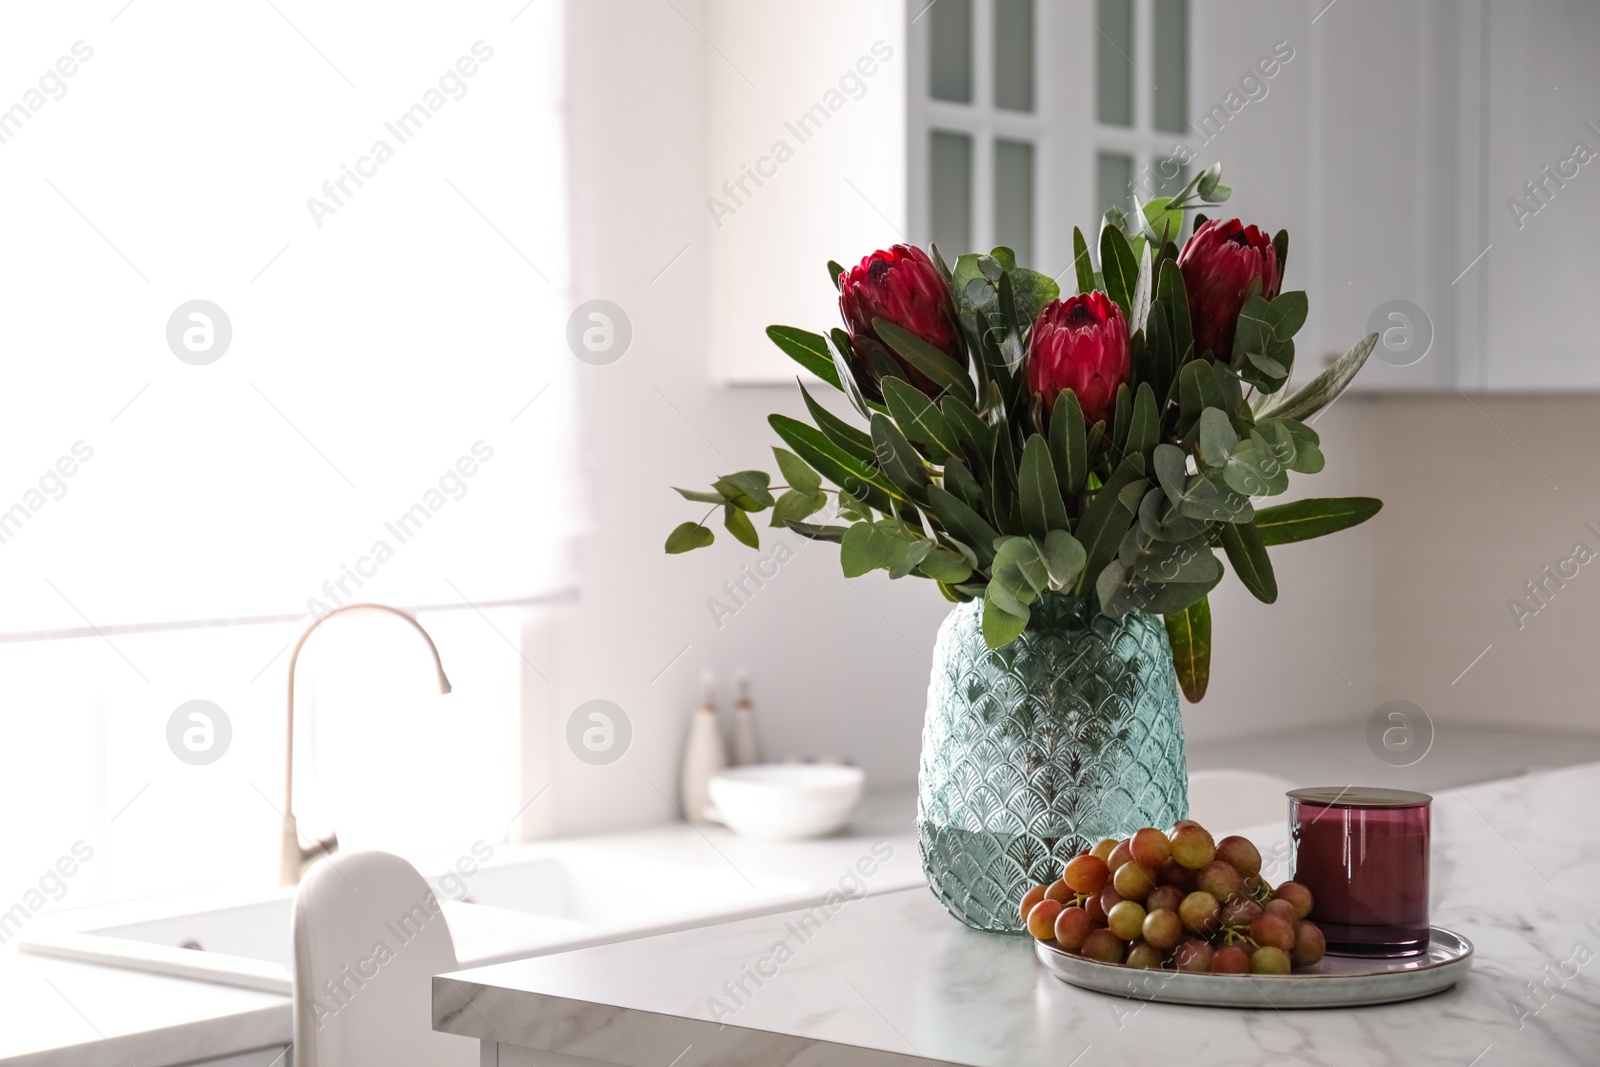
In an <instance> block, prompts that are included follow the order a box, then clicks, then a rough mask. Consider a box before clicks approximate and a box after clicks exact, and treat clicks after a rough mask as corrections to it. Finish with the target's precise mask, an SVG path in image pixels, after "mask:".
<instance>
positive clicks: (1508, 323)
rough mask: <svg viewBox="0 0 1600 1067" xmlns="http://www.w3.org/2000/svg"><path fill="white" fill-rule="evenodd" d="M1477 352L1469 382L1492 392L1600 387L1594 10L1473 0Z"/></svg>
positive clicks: (1599, 129)
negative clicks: (1477, 66) (1477, 30)
mask: <svg viewBox="0 0 1600 1067" xmlns="http://www.w3.org/2000/svg"><path fill="white" fill-rule="evenodd" d="M1478 2H1479V3H1480V4H1482V6H1483V10H1484V15H1485V18H1486V19H1487V20H1492V24H1491V25H1489V26H1486V27H1484V28H1483V31H1482V33H1483V41H1482V45H1481V53H1482V55H1483V62H1484V81H1483V84H1482V86H1481V87H1480V100H1481V114H1482V123H1483V127H1482V137H1483V143H1484V152H1483V164H1482V166H1483V174H1484V190H1483V191H1484V197H1483V200H1484V213H1485V218H1486V220H1487V226H1486V234H1485V240H1484V245H1485V246H1489V247H1490V251H1489V252H1488V254H1487V255H1485V256H1484V258H1483V262H1482V263H1480V264H1479V267H1480V268H1482V269H1483V270H1482V274H1481V275H1480V276H1479V278H1478V279H1477V282H1478V287H1477V289H1476V294H1477V299H1478V300H1479V301H1480V302H1481V308H1482V311H1483V321H1482V329H1483V336H1484V342H1485V343H1484V348H1483V351H1482V352H1481V353H1480V354H1479V359H1478V361H1477V362H1476V364H1475V365H1472V366H1470V367H1469V368H1467V369H1468V372H1469V374H1468V384H1470V385H1473V386H1479V387H1483V388H1487V389H1489V390H1492V391H1527V390H1555V389H1563V388H1584V389H1593V388H1596V387H1600V340H1597V335H1596V332H1595V321H1596V319H1595V313H1594V303H1595V287H1596V282H1597V280H1600V273H1597V272H1596V269H1595V243H1594V242H1595V236H1596V234H1597V233H1600V62H1597V61H1596V58H1595V57H1596V50H1597V49H1600V4H1595V3H1594V2H1593V0H1541V2H1540V3H1537V4H1535V3H1528V2H1511V0H1498V2H1493V3H1491V2H1489V0H1478Z"/></svg>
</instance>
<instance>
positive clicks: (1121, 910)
mask: <svg viewBox="0 0 1600 1067" xmlns="http://www.w3.org/2000/svg"><path fill="white" fill-rule="evenodd" d="M1144 915H1145V912H1144V908H1143V906H1142V905H1140V904H1138V903H1136V902H1135V901H1132V900H1124V901H1123V902H1122V903H1121V904H1118V905H1117V906H1116V907H1114V908H1112V909H1111V910H1110V911H1108V912H1106V926H1108V927H1110V929H1111V932H1112V933H1114V934H1116V935H1117V936H1118V937H1120V938H1122V940H1124V941H1132V940H1133V939H1134V938H1136V937H1138V936H1139V935H1140V934H1141V933H1143V932H1144Z"/></svg>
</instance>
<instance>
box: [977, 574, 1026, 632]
mask: <svg viewBox="0 0 1600 1067" xmlns="http://www.w3.org/2000/svg"><path fill="white" fill-rule="evenodd" d="M997 596H998V597H1003V596H1004V594H1003V593H1001V592H999V591H998V590H996V589H995V587H994V583H993V582H990V583H989V587H988V589H987V590H985V592H984V597H983V643H984V644H986V645H988V646H989V647H990V648H1003V647H1004V646H1006V645H1009V644H1010V643H1011V642H1013V641H1015V640H1016V639H1017V638H1019V637H1021V636H1022V631H1024V630H1026V629H1027V628H1028V607H1027V605H1026V604H1016V603H1015V602H1013V603H1012V604H1010V605H1008V606H1006V607H1002V606H1000V604H999V603H997V600H996V598H997ZM1013 608H1015V609H1016V610H1012V609H1013Z"/></svg>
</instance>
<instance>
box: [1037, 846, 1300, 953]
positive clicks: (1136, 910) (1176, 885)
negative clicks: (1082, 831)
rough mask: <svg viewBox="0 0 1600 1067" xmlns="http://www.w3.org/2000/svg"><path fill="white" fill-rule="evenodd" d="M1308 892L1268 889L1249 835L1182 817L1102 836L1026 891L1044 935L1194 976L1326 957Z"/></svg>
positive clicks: (1077, 949)
mask: <svg viewBox="0 0 1600 1067" xmlns="http://www.w3.org/2000/svg"><path fill="white" fill-rule="evenodd" d="M1309 914H1311V890H1309V889H1307V888H1306V887H1305V886H1303V885H1301V884H1300V883H1299V882H1284V883H1283V884H1282V885H1280V886H1278V887H1277V888H1276V889H1273V888H1272V886H1270V885H1269V884H1267V882H1266V880H1265V879H1263V878H1262V877H1261V853H1260V852H1259V851H1258V850H1257V849H1256V846H1255V845H1253V844H1251V843H1250V841H1249V840H1248V839H1247V838H1243V837H1224V838H1223V839H1222V840H1221V841H1213V840H1212V837H1211V834H1210V833H1209V832H1207V831H1206V829H1205V827H1203V826H1201V825H1200V824H1199V823H1197V822H1194V821H1193V820H1190V819H1183V820H1181V821H1179V822H1178V823H1176V824H1175V825H1174V826H1173V828H1172V833H1171V834H1170V835H1169V834H1164V833H1162V832H1161V831H1160V830H1157V829H1155V828H1154V827H1146V828H1145V829H1143V830H1140V831H1139V832H1138V833H1136V834H1134V835H1133V836H1132V837H1129V838H1125V839H1122V840H1118V839H1116V838H1111V837H1108V838H1106V839H1105V840H1104V841H1101V842H1100V843H1099V844H1098V845H1096V846H1095V847H1094V848H1093V849H1085V850H1084V851H1082V852H1080V853H1079V854H1078V855H1077V856H1075V857H1073V858H1072V859H1071V860H1069V861H1068V863H1067V867H1066V870H1065V871H1064V872H1063V873H1062V876H1061V879H1060V880H1059V881H1057V882H1055V883H1053V884H1051V885H1048V886H1044V885H1038V886H1034V887H1033V888H1032V889H1030V890H1028V892H1027V893H1026V894H1024V895H1023V898H1022V918H1023V921H1024V922H1025V923H1026V924H1027V927H1028V932H1029V933H1030V934H1032V935H1033V936H1034V937H1036V938H1038V939H1039V940H1040V941H1050V940H1054V941H1055V943H1056V944H1058V945H1060V946H1061V947H1062V948H1063V949H1065V950H1067V951H1068V952H1071V953H1074V954H1076V955H1079V956H1083V957H1086V958H1087V959H1091V960H1098V961H1100V962H1101V963H1121V964H1126V965H1127V966H1129V967H1148V968H1159V969H1165V970H1178V971H1186V972H1189V973H1192V974H1288V973H1289V970H1290V968H1291V967H1309V966H1311V965H1312V964H1314V963H1316V962H1317V961H1318V960H1320V959H1322V954H1323V952H1324V951H1325V950H1326V942H1325V940H1324V939H1323V936H1322V931H1321V930H1319V929H1318V928H1317V927H1316V925H1315V924H1314V923H1310V922H1307V921H1306V916H1307V915H1309Z"/></svg>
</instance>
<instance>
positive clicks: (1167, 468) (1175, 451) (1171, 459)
mask: <svg viewBox="0 0 1600 1067" xmlns="http://www.w3.org/2000/svg"><path fill="white" fill-rule="evenodd" d="M1153 458H1154V463H1155V469H1156V481H1157V482H1158V483H1159V484H1160V486H1161V488H1162V490H1163V491H1164V492H1165V493H1166V494H1167V499H1168V500H1169V501H1171V502H1172V504H1173V505H1174V506H1176V505H1177V503H1178V502H1179V501H1180V500H1182V499H1183V489H1184V484H1185V483H1186V482H1187V481H1188V479H1189V458H1188V456H1187V455H1185V454H1184V451H1183V449H1181V448H1179V447H1178V446H1177V445H1169V444H1165V443H1163V444H1159V445H1156V449H1155V452H1154V453H1153Z"/></svg>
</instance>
